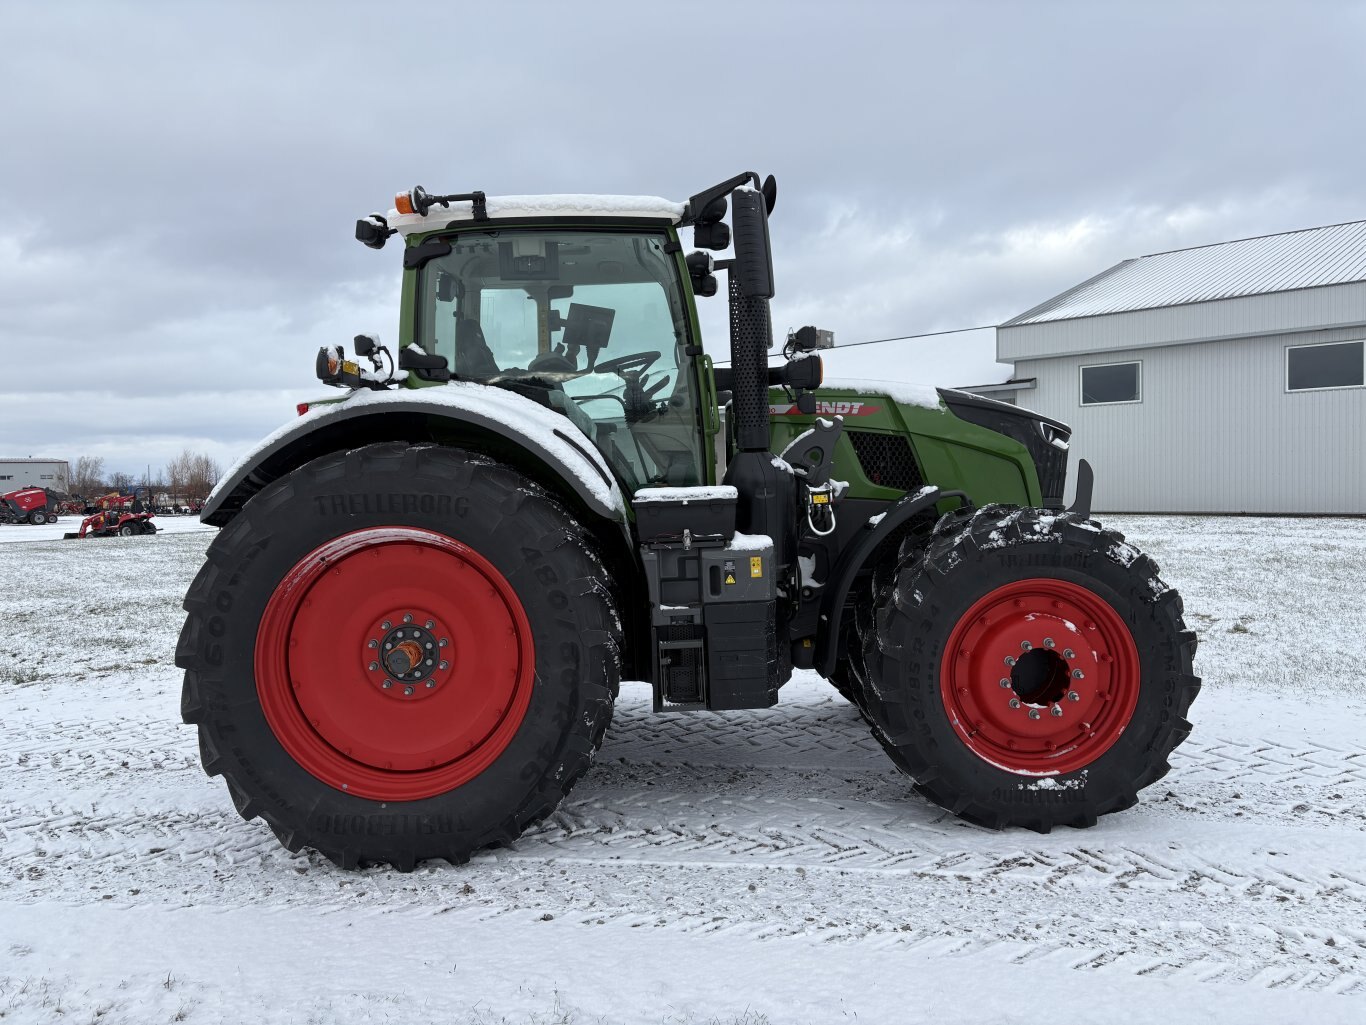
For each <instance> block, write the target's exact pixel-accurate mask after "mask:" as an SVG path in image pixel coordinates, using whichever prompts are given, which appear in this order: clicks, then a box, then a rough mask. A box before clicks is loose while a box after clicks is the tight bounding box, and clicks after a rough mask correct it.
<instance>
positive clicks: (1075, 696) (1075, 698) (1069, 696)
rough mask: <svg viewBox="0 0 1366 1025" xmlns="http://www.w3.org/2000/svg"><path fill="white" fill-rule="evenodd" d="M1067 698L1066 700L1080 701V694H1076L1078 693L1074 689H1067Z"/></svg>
mask: <svg viewBox="0 0 1366 1025" xmlns="http://www.w3.org/2000/svg"><path fill="white" fill-rule="evenodd" d="M1067 700H1068V701H1080V700H1081V695H1080V694H1078V693H1077V692H1076V691H1074V690H1069V691H1068V692H1067Z"/></svg>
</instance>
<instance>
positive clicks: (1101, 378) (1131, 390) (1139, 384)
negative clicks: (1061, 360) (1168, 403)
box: [1081, 362, 1143, 406]
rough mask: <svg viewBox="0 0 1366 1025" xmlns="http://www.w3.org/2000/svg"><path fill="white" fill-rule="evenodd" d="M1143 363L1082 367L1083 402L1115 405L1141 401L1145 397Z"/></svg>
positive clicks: (1086, 404)
mask: <svg viewBox="0 0 1366 1025" xmlns="http://www.w3.org/2000/svg"><path fill="white" fill-rule="evenodd" d="M1142 367H1143V364H1142V363H1137V362H1135V363H1101V364H1098V365H1096V366H1090V367H1082V368H1081V404H1082V405H1083V406H1103V405H1113V404H1114V403H1117V402H1141V401H1142V399H1143V373H1142Z"/></svg>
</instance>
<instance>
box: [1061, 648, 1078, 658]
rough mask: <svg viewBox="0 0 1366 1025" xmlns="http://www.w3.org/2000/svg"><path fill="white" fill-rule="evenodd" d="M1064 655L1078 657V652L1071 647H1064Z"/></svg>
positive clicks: (1065, 656)
mask: <svg viewBox="0 0 1366 1025" xmlns="http://www.w3.org/2000/svg"><path fill="white" fill-rule="evenodd" d="M1062 657H1063V658H1076V657H1077V653H1076V652H1075V651H1073V650H1072V649H1071V648H1064V649H1063V653H1062Z"/></svg>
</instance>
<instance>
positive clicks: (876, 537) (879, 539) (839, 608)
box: [814, 486, 970, 679]
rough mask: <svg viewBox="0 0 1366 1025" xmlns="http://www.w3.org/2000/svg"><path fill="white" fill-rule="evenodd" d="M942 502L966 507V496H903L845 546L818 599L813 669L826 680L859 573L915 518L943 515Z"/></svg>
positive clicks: (934, 491)
mask: <svg viewBox="0 0 1366 1025" xmlns="http://www.w3.org/2000/svg"><path fill="white" fill-rule="evenodd" d="M945 499H957V500H958V501H959V503H962V504H969V502H970V500H969V499H968V496H967V495H965V494H964V493H963V492H961V491H941V490H939V488H936V487H933V486H930V487H924V488H921V489H920V490H919V491H917V492H916V493H915V494H913V495H906V496H905V497H904V498H902V499H901V500H900V501H899V502H896V503H895V504H894V505H892V506H891V507H889V508H888V509H887V511H886V512H884V513H882V514H881V515H879V516H877V517H875V518H874V519H875V521H876V522H874V521H873V520H870V521H869V522H868V524H867V529H866V530H863V531H861V532H860V534H859V536H858V537H856V538H855V539H854V540H853V541H851V542H850V543H849V544H848V545H846V546H845V548H844V551H842V552H841V553H840V556H839V560H838V561H837V562H836V563H835V567H834V570H833V571H832V572H831V574H830V581H829V583H828V584H827V585H826V589H825V595H824V597H823V598H822V599H821V629H820V633H819V635H818V637H817V639H816V658H815V663H814V665H815V668H816V671H817V672H818V673H820V674H821V675H822V676H824V677H825V678H826V679H830V678H831V677H833V676H834V673H835V668H836V665H837V663H838V661H839V655H840V630H841V628H842V626H843V620H844V606H845V602H846V601H847V600H848V598H849V592H850V591H851V590H852V589H853V587H854V582H855V581H856V580H857V579H858V575H859V573H860V572H861V571H862V570H863V568H864V567H865V566H866V565H867V564H868V560H869V559H871V558H872V557H873V555H874V553H875V552H877V550H878V547H879V546H880V545H881V544H882V543H883V542H884V541H886V540H888V539H889V538H893V537H895V536H896V535H897V533H898V532H899V531H900V530H901V528H903V527H904V526H906V524H907V523H909V522H910V521H911V520H913V519H914V518H915V517H917V516H920V515H923V514H924V513H927V512H928V513H933V512H939V511H942V510H940V509H939V508H938V506H939V503H941V502H943V501H944V500H945Z"/></svg>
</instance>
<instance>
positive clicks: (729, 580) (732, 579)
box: [726, 573, 735, 584]
mask: <svg viewBox="0 0 1366 1025" xmlns="http://www.w3.org/2000/svg"><path fill="white" fill-rule="evenodd" d="M726 583H728V584H733V583H735V574H734V573H727V574H726Z"/></svg>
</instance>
